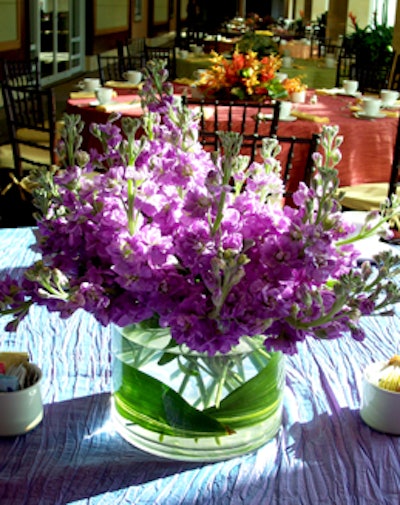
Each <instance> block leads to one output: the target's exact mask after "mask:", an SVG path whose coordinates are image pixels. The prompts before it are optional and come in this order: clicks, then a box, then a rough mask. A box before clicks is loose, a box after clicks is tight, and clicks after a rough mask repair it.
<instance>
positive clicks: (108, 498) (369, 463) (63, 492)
mask: <svg viewBox="0 0 400 505" xmlns="http://www.w3.org/2000/svg"><path fill="white" fill-rule="evenodd" d="M32 237H33V236H32V231H31V230H30V229H24V228H20V229H12V230H11V229H10V230H8V229H2V230H0V271H1V275H3V276H4V275H5V274H6V273H7V272H11V273H12V274H13V275H14V276H18V275H21V268H22V267H25V266H27V265H29V264H30V263H31V261H32V259H33V258H34V254H33V253H32V252H31V251H30V250H28V246H29V244H30V243H31V242H32ZM4 322H5V319H3V320H1V323H4ZM363 325H364V326H365V328H366V329H367V338H366V340H365V341H364V342H363V343H357V342H354V341H352V340H350V338H349V337H346V338H343V339H340V340H336V341H325V342H323V341H306V342H304V343H303V344H302V345H300V347H299V353H298V354H297V355H295V356H292V357H287V384H286V389H285V397H284V416H283V426H282V429H281V431H280V432H279V434H278V436H277V437H276V438H275V439H273V440H271V441H270V442H269V443H267V444H266V445H265V446H264V447H262V448H261V449H259V450H258V451H257V452H255V453H254V454H249V455H246V456H243V457H239V458H234V459H232V460H229V461H226V462H219V463H212V464H211V463H210V464H207V463H204V464H200V463H181V462H176V461H175V462H174V461H168V460H162V459H160V458H157V457H155V456H151V455H148V454H145V453H143V452H141V451H139V450H137V449H135V448H134V447H132V446H131V445H129V444H128V443H127V442H125V441H124V440H123V439H122V438H121V437H120V436H119V435H118V434H116V433H115V432H114V431H113V427H112V425H111V424H110V417H109V415H110V414H109V411H110V389H111V371H110V362H111V356H110V329H109V328H102V327H100V326H99V325H98V324H97V323H96V322H95V321H94V320H93V319H92V317H90V316H89V315H87V314H85V313H84V312H77V313H75V314H74V315H73V316H72V317H71V318H70V319H67V320H61V319H60V318H59V317H58V315H57V314H54V313H48V312H47V310H46V309H44V308H40V307H34V310H32V312H31V313H30V315H29V317H28V318H27V319H26V320H25V321H24V322H23V324H22V326H21V327H20V329H19V330H18V332H17V333H16V334H13V333H11V334H9V333H7V332H5V331H4V330H3V324H1V326H0V348H1V349H2V350H23V351H28V352H29V354H30V356H31V359H32V361H33V362H35V363H37V364H39V366H40V367H41V368H42V370H43V385H42V394H43V400H44V410H45V415H44V419H43V421H42V423H41V424H40V425H39V426H38V427H37V428H36V429H34V430H33V431H32V432H30V433H28V434H26V435H24V436H20V437H11V438H0V503H1V505H20V504H21V505H22V504H24V505H55V504H57V505H64V504H71V505H83V504H85V505H100V504H101V505H111V504H112V505H122V504H124V505H129V504H131V505H149V504H151V505H153V504H154V505H157V504H158V505H239V504H244V503H245V504H246V505H261V504H262V505H264V504H265V505H266V504H268V505H317V504H318V505H319V504H324V505H338V504H340V505H355V504H357V505H377V504H385V505H398V500H399V489H400V465H399V460H400V438H399V437H391V436H388V435H384V434H381V433H378V432H375V431H373V430H371V429H370V428H369V427H368V426H366V425H365V424H364V423H363V422H362V420H361V418H360V415H359V406H360V388H361V379H362V371H363V369H364V367H365V366H366V365H368V364H369V363H371V362H373V361H377V360H382V359H388V358H390V357H391V356H392V355H393V354H394V353H395V352H396V351H398V350H399V344H400V319H399V315H398V314H396V316H395V317H391V318H366V319H365V320H364V323H363Z"/></svg>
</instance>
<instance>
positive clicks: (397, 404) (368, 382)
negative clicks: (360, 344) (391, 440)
mask: <svg viewBox="0 0 400 505" xmlns="http://www.w3.org/2000/svg"><path fill="white" fill-rule="evenodd" d="M386 365H387V361H379V362H377V363H372V364H371V365H369V366H368V367H367V368H366V369H365V371H364V375H363V382H362V397H361V408H360V415H361V419H362V420H363V421H364V422H365V423H366V424H367V425H368V426H370V427H371V428H373V429H374V430H377V431H380V432H382V433H388V434H390V435H400V393H397V392H395V391H389V390H387V389H382V388H380V387H379V386H377V377H378V375H379V372H380V370H382V368H383V367H384V366H386Z"/></svg>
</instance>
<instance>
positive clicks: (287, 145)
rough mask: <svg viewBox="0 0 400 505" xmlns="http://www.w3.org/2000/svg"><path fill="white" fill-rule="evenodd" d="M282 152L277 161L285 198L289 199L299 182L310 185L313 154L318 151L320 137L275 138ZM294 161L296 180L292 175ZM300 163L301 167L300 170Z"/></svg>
mask: <svg viewBox="0 0 400 505" xmlns="http://www.w3.org/2000/svg"><path fill="white" fill-rule="evenodd" d="M275 138H276V139H277V140H278V142H279V144H280V146H281V147H282V152H281V154H280V155H279V157H278V159H279V161H280V162H281V166H282V173H281V174H282V180H283V183H284V186H285V193H284V196H285V197H291V196H292V195H293V193H294V192H295V191H296V190H297V188H298V185H299V183H300V182H305V183H306V184H307V185H308V184H309V183H310V180H311V175H312V171H313V166H314V161H313V154H314V153H315V152H317V151H318V146H319V144H320V138H321V135H320V134H318V133H313V134H312V135H311V137H296V136H292V137H283V136H279V135H278V136H276V137H275ZM294 161H296V178H295V177H294V176H293V174H292V167H293V163H294ZM301 162H303V166H302V167H301V169H300V166H301Z"/></svg>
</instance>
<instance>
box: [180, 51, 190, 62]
mask: <svg viewBox="0 0 400 505" xmlns="http://www.w3.org/2000/svg"><path fill="white" fill-rule="evenodd" d="M188 56H189V51H188V50H186V49H181V58H182V59H183V60H186V58H187V57H188Z"/></svg>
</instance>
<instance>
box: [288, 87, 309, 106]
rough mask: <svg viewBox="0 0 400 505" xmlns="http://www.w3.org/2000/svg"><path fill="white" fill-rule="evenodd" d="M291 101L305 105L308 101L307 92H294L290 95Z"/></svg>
mask: <svg viewBox="0 0 400 505" xmlns="http://www.w3.org/2000/svg"><path fill="white" fill-rule="evenodd" d="M290 99H291V101H292V102H293V103H305V101H306V90H305V89H303V90H302V91H293V93H291V95H290Z"/></svg>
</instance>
